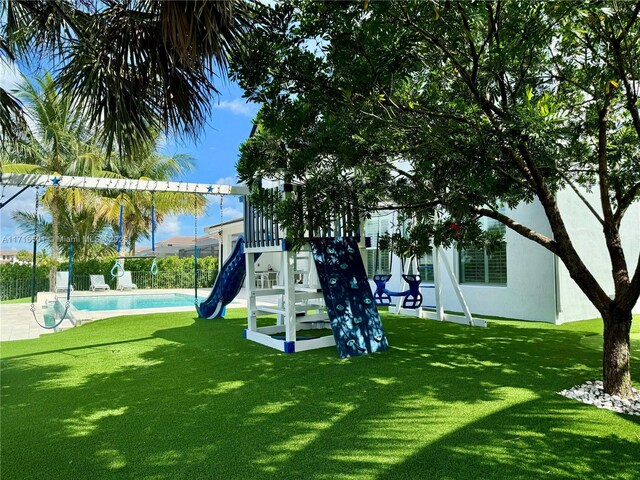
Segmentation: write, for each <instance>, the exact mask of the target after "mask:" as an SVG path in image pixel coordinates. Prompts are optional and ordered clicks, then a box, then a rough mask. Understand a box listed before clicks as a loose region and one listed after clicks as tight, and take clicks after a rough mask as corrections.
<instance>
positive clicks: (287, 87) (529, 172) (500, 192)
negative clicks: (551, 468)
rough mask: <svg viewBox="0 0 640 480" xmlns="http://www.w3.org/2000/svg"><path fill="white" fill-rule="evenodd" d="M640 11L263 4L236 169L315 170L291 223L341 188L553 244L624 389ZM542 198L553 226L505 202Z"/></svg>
mask: <svg viewBox="0 0 640 480" xmlns="http://www.w3.org/2000/svg"><path fill="white" fill-rule="evenodd" d="M639 13H640V3H633V2H611V3H607V2H587V1H565V2H549V3H543V2H519V1H500V0H496V1H487V2H452V1H442V2H440V1H434V2H364V4H363V3H362V2H359V3H343V2H335V3H330V2H312V1H303V0H300V1H296V2H291V3H287V4H284V5H282V4H278V5H276V6H275V7H264V8H263V9H262V11H261V12H260V14H259V16H258V21H259V22H260V26H261V28H256V29H254V30H253V32H252V34H251V39H250V44H251V45H252V48H251V49H250V50H247V52H246V53H245V56H244V58H243V59H242V60H241V61H239V62H237V64H236V65H235V66H234V71H235V73H236V75H237V78H238V79H239V81H240V82H241V85H242V86H243V87H244V88H245V90H246V93H247V97H248V98H250V99H251V100H253V101H256V102H260V103H263V104H264V105H263V108H262V109H261V112H260V114H259V124H260V128H259V129H258V131H257V133H256V135H254V136H253V137H252V138H251V139H250V140H248V141H247V142H246V143H245V145H244V146H243V148H242V156H241V159H240V161H239V164H238V169H239V172H240V177H241V179H242V180H246V181H249V182H253V183H256V182H257V181H258V180H259V179H260V178H263V177H266V178H270V177H272V178H282V179H285V180H287V181H292V182H295V183H300V184H304V191H305V194H304V195H299V196H291V197H290V198H289V199H288V200H286V201H285V202H284V203H282V204H281V205H280V206H279V208H278V210H277V211H278V215H279V217H280V220H281V221H282V222H283V224H284V225H285V226H287V227H289V228H290V229H291V231H292V232H293V234H294V235H302V234H303V233H304V231H305V229H311V228H315V227H316V226H317V225H318V222H322V221H323V219H324V221H327V219H328V218H330V212H331V211H332V210H335V209H336V208H340V207H341V206H343V205H342V204H344V203H356V204H357V206H358V208H359V209H360V211H361V213H362V214H363V215H367V214H369V213H371V212H372V211H373V210H375V209H377V208H380V205H381V202H383V203H384V202H387V204H386V205H384V206H385V208H389V206H390V205H395V208H398V209H400V210H402V211H406V212H410V216H411V217H413V219H414V223H415V225H416V228H417V229H418V230H419V231H420V232H421V234H422V235H424V236H429V237H430V238H432V239H433V240H434V241H435V243H436V244H444V245H452V244H458V245H461V246H464V245H465V244H467V243H473V242H474V241H475V238H476V237H477V236H478V232H479V231H480V230H481V229H480V227H479V222H480V220H481V219H482V218H483V217H488V218H491V219H493V220H496V221H498V222H501V223H502V224H504V225H505V226H506V227H507V228H509V229H511V230H513V231H515V232H517V233H518V234H520V235H522V236H523V237H525V238H527V239H529V240H531V241H532V242H536V243H537V244H539V245H541V246H542V247H544V248H546V249H547V250H549V251H550V252H552V253H553V254H555V255H557V257H558V258H559V259H560V260H561V261H562V262H563V263H564V265H565V266H566V268H567V269H568V271H569V274H570V275H571V277H572V278H573V280H574V281H575V282H576V283H577V285H578V286H579V287H580V289H581V290H582V291H583V292H584V294H585V295H586V296H587V298H588V299H589V300H590V301H591V302H592V303H593V305H594V306H595V307H596V308H597V309H598V311H599V312H600V314H601V315H602V318H603V320H604V354H603V377H604V388H605V390H606V391H607V392H609V393H614V394H620V395H624V396H629V395H630V394H631V377H630V364H629V362H630V357H629V348H630V345H629V331H630V327H631V322H632V313H631V312H632V308H633V306H634V305H635V303H636V302H637V300H638V296H639V294H640V266H639V265H638V263H639V261H640V259H639V258H630V257H629V256H628V255H629V252H625V250H624V249H623V246H622V242H621V236H620V229H621V224H622V222H623V221H625V213H626V212H627V211H628V209H629V207H631V206H632V204H633V203H634V202H637V201H638V195H639V192H640V160H639V159H640V147H639V146H640V115H639V113H638V89H639V88H640V66H639V64H638V58H640V20H639V19H638V15H639ZM561 189H572V190H573V191H574V192H575V194H576V195H578V197H579V198H580V200H581V201H582V202H584V204H585V205H586V207H587V208H588V210H589V212H590V215H592V216H593V218H594V219H595V221H596V222H597V224H598V225H599V230H600V231H601V233H600V234H601V235H602V236H603V238H604V241H603V243H602V248H603V250H605V251H606V253H607V257H608V258H609V260H610V265H611V279H610V280H611V282H612V284H613V291H612V292H609V291H608V288H607V286H606V283H605V282H604V281H603V279H601V278H596V276H595V274H594V273H593V272H592V271H591V270H590V269H589V268H588V266H587V265H586V264H585V259H584V258H583V257H582V256H581V253H579V252H578V251H577V250H576V247H575V245H574V243H573V241H572V237H571V235H570V234H569V232H568V230H567V227H566V225H565V218H564V217H563V213H562V212H561V211H560V209H559V206H558V203H557V200H556V193H557V192H558V191H559V190H561ZM589 190H593V191H595V192H597V193H598V195H597V197H596V198H597V199H598V200H597V201H596V202H593V201H591V200H590V198H591V197H589V196H588V195H586V194H585V193H584V192H585V191H589ZM533 201H538V202H539V203H540V205H541V206H542V209H543V210H544V213H545V215H546V217H547V219H548V222H549V225H550V229H551V232H552V235H550V236H547V235H544V234H543V233H540V232H538V231H535V230H534V229H532V228H531V227H530V226H528V225H523V224H521V223H519V222H518V221H516V220H515V219H514V218H512V217H511V216H509V215H508V214H505V213H504V210H503V209H502V208H501V207H502V206H505V205H506V206H508V207H515V206H517V205H518V204H520V203H521V202H527V203H528V202H533ZM295 202H306V203H307V206H308V205H313V208H312V209H311V210H312V213H313V214H312V215H307V216H304V217H301V216H300V213H299V212H300V211H302V210H301V209H300V208H298V207H299V206H298V205H295ZM434 208H437V209H439V210H440V212H442V215H444V218H441V219H440V221H439V222H437V223H436V222H435V221H434V220H433V219H434V215H433V211H434ZM452 225H453V227H455V228H451V227H452ZM486 240H487V241H489V240H491V239H490V238H489V237H486ZM582 254H583V255H584V252H583V253H582ZM634 255H637V253H635V254H634ZM610 293H612V294H613V295H612V297H610V296H609V294H610Z"/></svg>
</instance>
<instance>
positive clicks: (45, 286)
mask: <svg viewBox="0 0 640 480" xmlns="http://www.w3.org/2000/svg"><path fill="white" fill-rule="evenodd" d="M152 261H153V259H150V258H131V259H127V260H125V265H124V267H125V269H126V270H128V271H131V272H132V278H133V281H134V283H137V284H138V288H168V289H171V288H193V283H194V282H193V279H194V277H193V267H194V262H193V257H188V258H178V257H166V258H159V259H157V260H156V262H157V264H158V274H157V275H151V272H150V270H151V264H152ZM114 262H115V259H114V258H110V259H102V260H97V259H96V260H88V261H85V262H74V263H73V279H72V283H73V285H74V288H75V289H76V290H88V289H89V285H90V283H89V275H104V278H105V281H106V282H107V283H108V284H109V286H111V288H115V287H116V279H115V278H114V277H112V276H111V268H112V267H113V264H114ZM67 268H68V262H60V265H59V267H58V270H59V271H66V270H67ZM217 271H218V259H217V258H216V257H204V258H199V259H198V274H199V276H198V287H199V288H208V287H211V286H212V285H213V282H214V281H215V278H216V275H217ZM36 289H37V291H39V292H43V291H45V292H46V291H49V268H48V267H46V266H37V267H36ZM30 295H31V265H19V264H2V265H0V300H12V299H14V298H22V297H27V296H30Z"/></svg>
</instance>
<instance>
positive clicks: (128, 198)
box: [97, 134, 206, 265]
mask: <svg viewBox="0 0 640 480" xmlns="http://www.w3.org/2000/svg"><path fill="white" fill-rule="evenodd" d="M159 139H160V137H159V135H157V134H155V136H154V137H153V139H152V141H151V142H150V143H147V144H146V145H145V148H144V149H141V150H139V152H138V153H137V154H136V156H134V157H132V158H131V157H125V158H122V157H111V162H110V163H109V164H108V165H107V168H109V169H110V170H112V171H114V172H115V173H116V174H117V175H118V176H122V177H125V178H139V179H141V180H157V181H159V182H162V181H164V182H166V181H170V180H177V179H179V178H181V177H182V176H183V175H184V174H185V173H186V172H188V171H191V170H192V169H193V166H194V159H193V158H192V157H191V156H189V155H185V154H177V155H173V156H168V155H163V154H161V153H158V152H157V145H158V144H159ZM120 204H122V205H123V206H124V216H123V236H124V237H125V239H126V240H127V242H125V241H123V242H122V243H121V248H120V251H119V252H118V255H119V256H123V255H124V253H125V250H126V246H127V243H128V248H129V250H128V251H129V254H135V248H136V243H137V242H138V241H139V240H140V239H142V238H149V236H150V232H151V206H152V205H155V209H154V210H155V221H156V225H160V224H161V223H162V222H163V221H164V219H165V218H166V217H167V216H168V215H177V214H183V213H187V214H189V213H190V214H200V213H202V211H203V210H204V208H205V206H206V199H205V198H204V196H203V195H200V194H189V193H177V192H155V193H150V192H145V191H129V192H119V193H117V194H116V195H113V196H111V197H104V198H103V200H102V204H101V206H100V207H99V208H98V210H97V214H98V215H99V216H101V217H103V218H105V219H107V220H108V221H110V222H111V223H112V224H113V226H114V229H117V228H118V226H119V225H118V223H119V217H120ZM121 264H123V262H121ZM123 265H124V264H123Z"/></svg>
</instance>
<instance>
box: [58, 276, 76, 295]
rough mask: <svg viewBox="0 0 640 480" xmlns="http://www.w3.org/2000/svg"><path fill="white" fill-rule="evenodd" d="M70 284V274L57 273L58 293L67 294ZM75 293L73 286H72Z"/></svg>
mask: <svg viewBox="0 0 640 480" xmlns="http://www.w3.org/2000/svg"><path fill="white" fill-rule="evenodd" d="M68 284H69V272H56V288H55V291H56V292H66V291H67V285H68ZM71 291H72V292H73V285H71Z"/></svg>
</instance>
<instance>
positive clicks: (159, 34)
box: [0, 0, 248, 150]
mask: <svg viewBox="0 0 640 480" xmlns="http://www.w3.org/2000/svg"><path fill="white" fill-rule="evenodd" d="M247 8H248V6H247V4H246V3H245V2H243V1H240V0H225V1H216V2H210V1H206V0H197V1H175V0H172V1H168V0H167V1H155V0H102V1H96V0H59V1H48V0H6V1H5V2H3V3H2V7H0V18H2V19H3V24H2V25H1V28H0V46H3V51H4V52H6V53H8V54H11V55H14V56H15V57H18V58H22V59H26V60H31V61H33V60H39V59H40V58H44V59H46V60H49V61H51V60H52V61H54V62H55V64H56V65H57V66H58V67H57V72H56V74H57V76H58V78H59V80H60V84H61V85H62V86H63V87H64V89H65V91H66V92H67V93H69V94H70V95H71V96H72V97H73V98H74V99H75V100H76V102H78V104H79V105H82V107H83V108H85V109H86V112H87V113H88V117H89V119H90V122H91V125H92V126H96V125H98V124H101V125H102V126H103V128H102V129H101V133H102V136H101V139H102V141H103V142H105V144H106V145H107V150H111V147H113V146H116V145H118V146H119V147H120V148H123V149H125V150H132V149H135V148H137V147H139V146H140V145H141V144H143V143H144V141H145V140H151V139H152V136H151V132H153V131H163V130H164V131H171V132H177V133H179V134H180V135H182V134H186V135H191V136H195V135H196V134H197V133H198V131H199V129H200V127H202V125H203V124H204V122H205V121H206V119H207V117H208V115H209V113H210V109H211V99H212V97H213V96H214V95H215V93H217V89H216V87H215V86H214V83H213V79H214V77H215V76H216V75H217V74H218V72H224V71H225V69H226V65H227V58H228V56H229V55H233V54H234V52H236V51H237V50H238V48H239V41H240V39H241V36H242V34H243V32H244V31H245V30H246V29H247V23H246V21H245V20H246V10H247ZM0 53H2V52H0ZM3 93H4V91H1V90H0V95H2V94H3ZM2 107H3V108H2V109H0V127H3V128H4V125H5V121H6V122H9V121H11V117H10V116H9V115H10V114H12V113H15V109H10V108H8V107H9V105H7V108H4V107H5V105H4V104H3V106H2ZM141 142H142V143H141Z"/></svg>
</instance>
